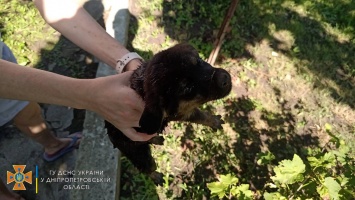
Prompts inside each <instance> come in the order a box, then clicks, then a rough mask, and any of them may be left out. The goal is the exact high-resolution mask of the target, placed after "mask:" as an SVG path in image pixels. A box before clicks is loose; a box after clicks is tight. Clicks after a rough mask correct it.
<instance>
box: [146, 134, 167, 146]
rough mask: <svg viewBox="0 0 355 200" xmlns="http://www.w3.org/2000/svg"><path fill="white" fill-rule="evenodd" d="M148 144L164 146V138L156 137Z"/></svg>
mask: <svg viewBox="0 0 355 200" xmlns="http://www.w3.org/2000/svg"><path fill="white" fill-rule="evenodd" d="M148 142H149V143H151V144H155V145H163V144H164V137H163V136H156V137H153V138H152V139H150V140H149V141H148Z"/></svg>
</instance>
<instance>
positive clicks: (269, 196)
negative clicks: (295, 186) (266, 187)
mask: <svg viewBox="0 0 355 200" xmlns="http://www.w3.org/2000/svg"><path fill="white" fill-rule="evenodd" d="M264 198H265V200H276V199H277V200H286V199H287V198H286V197H284V196H282V195H281V194H280V193H279V192H273V193H268V192H265V193H264Z"/></svg>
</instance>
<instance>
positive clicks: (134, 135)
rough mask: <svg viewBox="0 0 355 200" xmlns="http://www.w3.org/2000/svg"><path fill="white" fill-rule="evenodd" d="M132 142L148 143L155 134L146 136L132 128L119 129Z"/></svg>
mask: <svg viewBox="0 0 355 200" xmlns="http://www.w3.org/2000/svg"><path fill="white" fill-rule="evenodd" d="M120 130H121V131H122V133H123V134H125V135H126V136H127V137H128V138H129V139H131V140H132V141H148V140H150V139H152V138H153V137H155V136H156V135H157V134H152V135H148V134H145V133H140V132H137V131H136V130H135V129H134V128H127V129H120Z"/></svg>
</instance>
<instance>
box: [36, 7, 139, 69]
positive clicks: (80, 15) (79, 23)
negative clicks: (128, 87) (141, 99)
mask: <svg viewBox="0 0 355 200" xmlns="http://www.w3.org/2000/svg"><path fill="white" fill-rule="evenodd" d="M35 4H36V6H37V8H38V10H39V11H40V13H41V15H42V16H43V18H44V19H45V20H46V21H47V23H48V24H50V25H51V26H52V27H53V28H55V29H56V30H58V31H59V32H60V33H62V34H63V35H64V36H65V37H66V38H68V39H69V40H71V41H72V42H74V43H75V44H76V45H78V46H79V47H81V48H82V49H84V50H86V51H88V52H90V53H91V54H93V55H95V56H96V57H97V58H99V59H100V60H102V61H103V62H105V63H106V64H108V65H110V66H111V67H115V66H116V62H117V60H118V59H119V58H121V57H122V56H123V55H125V54H127V53H128V52H129V51H128V50H127V49H126V48H125V47H124V46H122V45H121V44H120V43H119V42H118V41H116V40H115V39H114V38H112V37H111V36H110V35H109V34H108V33H106V31H105V30H104V29H103V28H102V27H101V26H100V25H99V24H98V23H97V22H96V21H95V20H94V19H93V18H92V17H91V16H90V15H89V14H88V13H87V12H86V10H85V9H84V8H82V7H81V6H80V5H79V4H78V3H76V2H75V1H73V0H47V1H46V0H35ZM132 63H133V64H134V65H136V66H137V65H138V63H136V61H133V62H132ZM132 63H130V65H132ZM128 67H129V68H130V67H131V66H128Z"/></svg>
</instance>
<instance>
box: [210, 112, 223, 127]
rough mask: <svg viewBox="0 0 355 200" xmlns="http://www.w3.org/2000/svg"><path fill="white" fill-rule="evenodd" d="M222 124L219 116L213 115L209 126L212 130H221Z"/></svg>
mask: <svg viewBox="0 0 355 200" xmlns="http://www.w3.org/2000/svg"><path fill="white" fill-rule="evenodd" d="M222 124H224V121H223V120H222V116H221V115H213V116H212V120H211V125H210V127H211V128H212V129H215V130H216V129H223V127H222Z"/></svg>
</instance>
